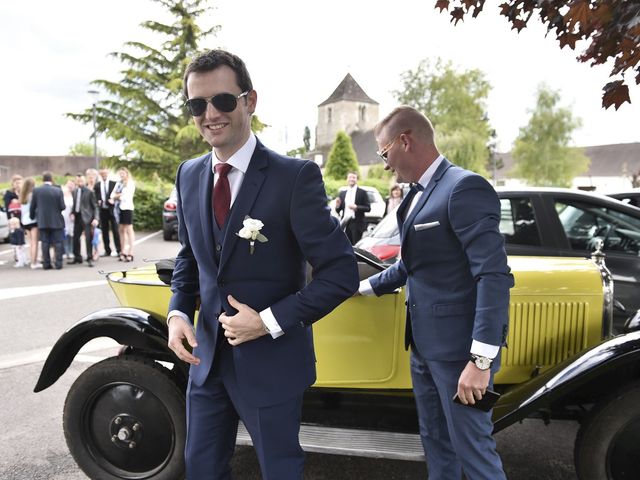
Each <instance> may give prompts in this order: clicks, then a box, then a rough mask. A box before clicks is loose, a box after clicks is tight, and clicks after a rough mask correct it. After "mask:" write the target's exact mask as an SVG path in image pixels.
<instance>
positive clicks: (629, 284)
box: [356, 188, 640, 332]
mask: <svg viewBox="0 0 640 480" xmlns="http://www.w3.org/2000/svg"><path fill="white" fill-rule="evenodd" d="M498 196H499V197H500V210H501V218H500V231H501V232H502V234H503V235H504V238H505V243H506V247H507V253H508V254H509V255H533V256H554V257H556V256H574V257H584V256H588V255H590V253H591V252H592V251H593V249H594V247H595V246H596V243H597V242H598V241H599V240H601V241H602V242H603V243H604V247H603V250H604V252H605V254H606V256H607V266H608V267H609V270H610V271H611V273H612V275H613V280H614V285H615V300H616V301H617V302H616V306H617V308H616V309H615V312H614V332H620V331H621V330H622V326H623V324H624V321H625V319H626V318H627V317H628V316H629V315H630V314H631V312H634V311H635V310H637V309H638V308H640V209H638V208H636V207H633V206H631V205H628V204H626V203H623V202H620V201H618V200H615V199H612V198H610V197H608V196H604V195H597V194H594V193H587V192H583V191H579V190H569V189H561V188H523V189H506V188H500V189H498ZM390 215H391V216H389V215H388V216H387V217H385V219H383V220H382V221H381V222H380V224H378V226H377V227H376V228H375V229H374V230H373V232H372V233H371V234H370V236H369V237H365V238H363V239H362V240H361V241H360V242H358V243H357V244H356V247H359V248H361V249H363V250H367V251H369V252H371V253H373V254H378V256H380V258H381V259H382V260H383V261H385V262H386V263H391V262H394V261H395V259H396V258H397V255H398V254H399V247H400V236H399V235H398V230H397V224H396V219H395V213H394V212H392V213H391V214H390ZM394 225H396V226H395V231H394ZM392 246H395V247H396V248H395V249H394V248H390V247H392ZM381 253H383V254H384V255H380V254H381ZM383 257H384V258H383Z"/></svg>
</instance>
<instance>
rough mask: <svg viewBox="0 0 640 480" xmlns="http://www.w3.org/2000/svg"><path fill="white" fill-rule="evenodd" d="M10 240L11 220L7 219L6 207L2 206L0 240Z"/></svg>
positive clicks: (4, 241)
mask: <svg viewBox="0 0 640 480" xmlns="http://www.w3.org/2000/svg"><path fill="white" fill-rule="evenodd" d="M8 241H9V221H8V220H7V212H5V211H4V208H0V242H1V243H6V242H8Z"/></svg>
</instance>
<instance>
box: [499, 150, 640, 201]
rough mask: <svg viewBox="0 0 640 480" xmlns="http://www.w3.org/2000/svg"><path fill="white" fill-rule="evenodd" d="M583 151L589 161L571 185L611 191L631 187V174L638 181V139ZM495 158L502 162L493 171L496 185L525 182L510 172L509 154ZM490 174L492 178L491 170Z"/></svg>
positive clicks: (639, 160) (521, 183) (639, 169)
mask: <svg viewBox="0 0 640 480" xmlns="http://www.w3.org/2000/svg"><path fill="white" fill-rule="evenodd" d="M583 150H584V153H585V155H586V156H587V157H589V158H590V159H591V164H590V165H589V170H588V171H587V172H586V173H585V174H583V175H581V176H579V177H576V178H574V179H573V183H572V187H573V188H578V189H581V190H596V191H599V192H611V191H616V190H628V189H630V188H632V186H633V184H632V182H633V179H634V176H635V177H639V178H638V181H639V182H640V142H635V143H617V144H612V145H597V146H592V147H584V149H583ZM496 157H497V159H498V163H500V161H501V163H502V168H499V169H496V171H495V183H496V185H504V186H511V187H514V186H518V185H525V182H524V181H523V180H522V179H520V178H517V177H514V175H513V167H514V161H513V158H512V157H511V154H510V153H508V152H507V153H498V154H497V155H496ZM489 175H490V176H491V177H494V175H493V172H491V171H489Z"/></svg>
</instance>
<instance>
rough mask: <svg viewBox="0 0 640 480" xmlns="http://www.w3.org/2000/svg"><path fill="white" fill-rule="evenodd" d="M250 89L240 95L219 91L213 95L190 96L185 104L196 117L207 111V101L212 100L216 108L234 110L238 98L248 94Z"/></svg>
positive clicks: (225, 110) (224, 110) (226, 111)
mask: <svg viewBox="0 0 640 480" xmlns="http://www.w3.org/2000/svg"><path fill="white" fill-rule="evenodd" d="M248 93H249V90H247V91H246V92H242V93H241V94H240V95H234V94H233V93H219V94H218V95H214V96H213V97H208V98H207V97H196V98H190V99H189V100H187V101H186V102H185V106H186V107H187V110H189V113H190V114H191V115H193V116H194V117H199V116H200V115H202V114H203V113H204V112H206V111H207V103H209V102H211V105H213V106H214V107H215V108H216V110H218V111H220V112H225V113H229V112H233V111H234V110H235V109H236V107H237V106H238V99H240V98H242V97H244V96H246V95H247V94H248Z"/></svg>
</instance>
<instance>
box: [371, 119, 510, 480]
mask: <svg viewBox="0 0 640 480" xmlns="http://www.w3.org/2000/svg"><path fill="white" fill-rule="evenodd" d="M374 133H375V137H376V141H377V143H378V146H379V148H380V151H379V155H380V156H381V157H382V158H383V159H384V160H385V162H386V168H391V169H393V170H395V172H396V173H397V175H398V181H405V182H415V185H414V187H413V188H412V191H411V193H410V194H408V195H407V197H405V199H404V200H403V202H402V203H401V204H400V206H399V207H398V210H397V212H398V213H397V215H398V225H399V227H400V235H401V260H399V261H398V262H397V263H395V264H394V265H392V266H391V267H389V268H388V269H387V270H385V271H384V272H381V273H380V274H377V275H375V276H373V277H371V278H369V279H368V280H364V281H363V282H361V284H360V293H362V294H373V293H374V294H376V295H382V294H385V293H390V292H393V291H394V290H395V289H397V288H398V287H400V286H402V285H405V284H406V294H407V302H406V303H407V325H406V337H405V342H406V345H407V346H409V345H410V346H411V375H412V380H413V390H414V395H415V400H416V405H417V407H418V416H419V421H420V435H421V438H422V443H423V446H424V450H425V456H426V458H427V467H428V469H429V478H430V479H434V480H437V479H444V480H448V479H453V478H460V477H461V474H462V472H464V474H465V475H466V477H467V478H470V479H471V478H472V479H487V480H496V479H503V478H505V476H504V472H503V470H502V463H501V461H500V457H499V456H498V454H497V452H496V449H495V442H494V440H493V437H492V436H491V432H492V430H493V425H492V423H491V412H484V411H481V410H478V409H475V408H471V407H470V406H469V404H471V405H473V404H475V402H476V401H477V400H480V399H481V398H482V397H483V395H484V394H485V392H486V390H487V388H490V387H491V386H492V383H493V375H494V373H495V372H497V371H498V368H499V366H500V356H499V351H500V346H501V345H504V342H505V339H506V336H507V324H508V309H509V289H510V288H511V287H512V286H513V276H512V275H511V273H510V269H509V267H508V265H507V256H506V253H505V249H504V240H503V238H502V235H501V234H500V231H499V229H498V225H499V222H500V201H499V200H498V196H497V194H496V192H495V190H494V189H493V188H492V187H491V185H490V184H489V183H488V182H487V181H486V180H485V179H484V178H482V177H481V176H479V175H476V174H475V173H472V172H470V171H468V170H464V169H462V168H460V167H457V166H455V165H453V164H451V163H450V162H449V161H448V160H447V159H446V158H444V157H443V156H442V155H440V153H439V152H438V150H437V148H436V145H435V142H434V132H433V127H432V126H431V122H429V120H428V119H427V118H426V117H425V116H424V115H422V114H421V113H420V112H418V111H416V110H415V109H413V108H411V107H399V108H397V109H395V110H394V111H392V112H391V113H390V114H389V115H388V116H387V117H386V118H384V119H383V120H382V121H381V122H380V123H379V124H378V125H377V126H376V128H375V130H374ZM455 394H457V395H458V396H459V397H460V399H461V401H462V403H463V404H464V405H460V404H457V403H454V402H453V401H452V399H453V397H454V395H455Z"/></svg>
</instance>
